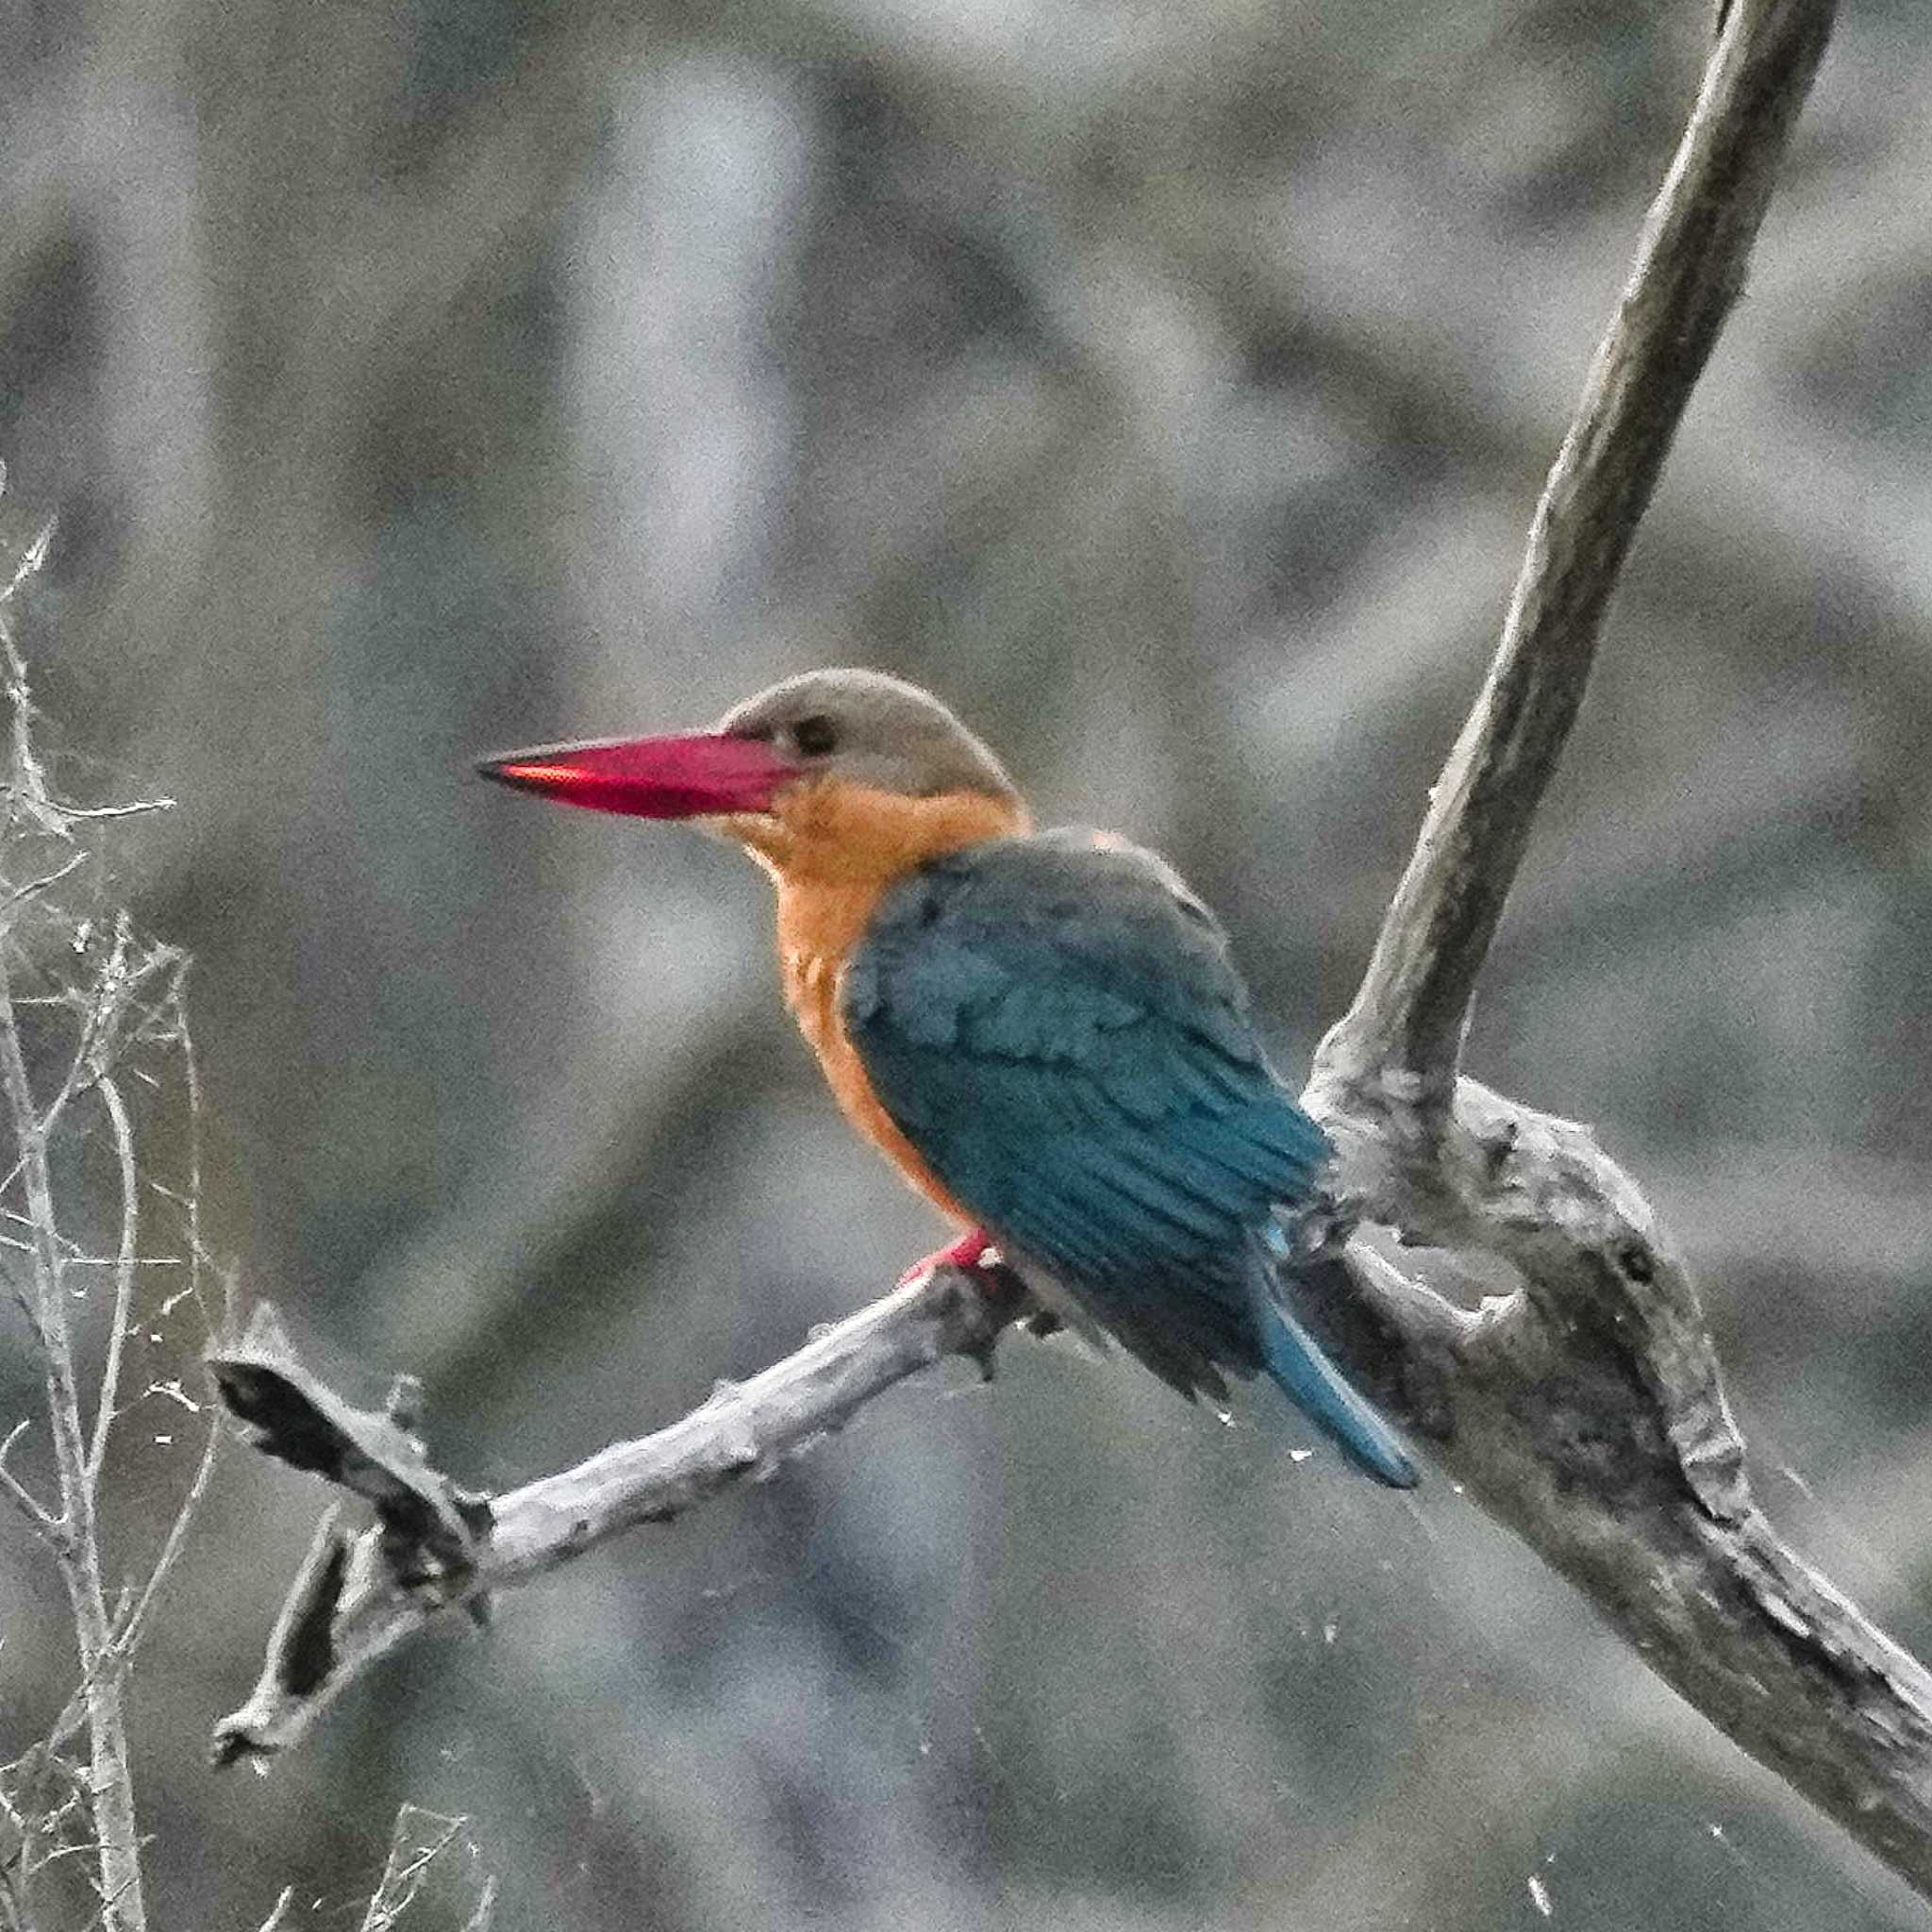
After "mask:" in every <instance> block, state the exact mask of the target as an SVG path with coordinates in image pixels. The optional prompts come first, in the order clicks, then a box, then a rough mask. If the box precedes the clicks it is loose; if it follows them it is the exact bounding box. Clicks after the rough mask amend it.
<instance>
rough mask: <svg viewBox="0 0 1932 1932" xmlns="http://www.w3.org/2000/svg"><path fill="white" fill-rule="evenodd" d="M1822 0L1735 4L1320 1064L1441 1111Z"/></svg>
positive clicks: (1814, 57) (1783, 134)
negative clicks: (1499, 629) (1499, 928)
mask: <svg viewBox="0 0 1932 1932" xmlns="http://www.w3.org/2000/svg"><path fill="white" fill-rule="evenodd" d="M1832 12H1833V7H1832V0H1756V4H1752V5H1740V6H1738V7H1737V8H1734V9H1733V12H1732V17H1731V20H1730V23H1729V25H1728V27H1727V28H1726V30H1725V32H1724V38H1723V40H1722V41H1721V42H1720V43H1719V45H1718V48H1717V50H1716V52H1715V53H1714V55H1713V56H1712V58H1711V61H1710V64H1709V66H1708V68H1707V70H1706V73H1705V76H1704V85H1703V89H1702V92H1701V93H1700V95H1699V97H1698V101H1697V106H1696V108H1695V110H1694V111H1693V113H1692V114H1691V125H1690V126H1689V128H1688V129H1687V130H1686V132H1685V135H1684V139H1683V142H1682V143H1681V144H1680V145H1679V147H1678V150H1677V155H1676V158H1675V160H1674V162H1673V163H1672V166H1671V171H1670V174H1669V176H1668V177H1667V178H1666V180H1665V182H1664V186H1663V189H1662V191H1661V192H1660V193H1659V194H1658V196H1657V202H1656V203H1655V205H1654V206H1653V208H1652V209H1651V213H1650V219H1649V222H1648V223H1647V224H1646V225H1645V229H1644V234H1643V241H1642V243H1641V247H1640V250H1639V253H1638V258H1637V263H1636V266H1635V268H1634V269H1633V270H1632V271H1631V275H1630V279H1629V282H1628V284H1627V286H1626V287H1625V289H1624V296H1623V300H1622V301H1621V303H1620V304H1619V305H1618V308H1617V312H1616V315H1615V317H1614V319H1613V320H1612V322H1611V325H1610V328H1609V332H1608V334H1607V336H1606V337H1605V338H1604V341H1603V343H1602V345H1601V346H1600V347H1599V348H1598V350H1597V354H1596V359H1595V360H1594V362H1593V363H1592V364H1591V371H1590V375H1589V377H1588V379H1587V381H1586V384H1585V387H1584V393H1583V398H1582V401H1581V403H1580V404H1579V405H1578V408H1577V411H1576V415H1575V418H1574V422H1573V423H1572V425H1571V428H1570V433H1569V436H1568V437H1567V438H1566V439H1565V441H1564V443H1563V448H1562V453H1561V454H1560V455H1559V456H1558V457H1557V462H1556V467H1555V468H1554V469H1553V470H1552V471H1551V472H1550V476H1549V481H1548V482H1547V483H1546V484H1545V486H1544V488H1543V494H1542V500H1541V502H1540V503H1539V504H1538V506H1537V511H1536V518H1535V521H1534V523H1533V524H1532V525H1531V527H1530V535H1529V547H1528V550H1527V553H1526V554H1525V556H1524V560H1523V569H1522V572H1521V574H1520V575H1519V576H1518V577H1517V580H1516V589H1515V592H1514V594H1513V595H1512V597H1511V599H1510V604H1509V614H1508V617H1507V621H1506V623H1505V625H1504V631H1503V641H1502V645H1501V647H1500V649H1499V650H1498V651H1497V653H1496V658H1495V661H1494V663H1493V664H1492V665H1491V670H1490V676H1489V681H1488V683H1487V684H1486V685H1485V687H1484V689H1483V692H1482V695H1481V697H1480V698H1479V699H1478V700H1477V702H1476V706H1475V708H1474V711H1472V712H1471V714H1470V717H1469V722H1468V723H1467V724H1465V725H1464V726H1463V730H1462V735H1461V737H1460V738H1458V739H1457V743H1456V748H1455V750H1454V751H1453V752H1451V754H1450V756H1449V761H1448V763H1447V764H1446V765H1445V766H1444V767H1443V770H1442V775H1441V778H1439V779H1438V780H1437V782H1436V787H1435V790H1434V792H1433V793H1432V796H1431V803H1430V808H1429V813H1428V816H1427V818H1426V819H1425V820H1424V824H1423V829H1422V834H1421V837H1420V839H1419V840H1418V841H1417V845H1416V850H1415V856H1414V858H1411V859H1410V861H1409V865H1408V870H1407V872H1406V873H1405V874H1404V875H1403V879H1402V883H1401V885H1400V886H1399V887H1398V888H1397V889H1396V893H1395V899H1394V903H1393V905H1392V906H1391V908H1390V912H1389V917H1388V919H1387V920H1386V921H1385V922H1384V924H1383V927H1382V935H1381V939H1380V941H1379V942H1378V944H1377V945H1376V947H1375V952H1374V958H1373V959H1372V960H1371V961H1370V964H1369V970H1368V974H1367V975H1366V977H1365V978H1364V979H1363V981H1362V986H1361V990H1360V991H1359V992H1358V993H1357V996H1356V1002H1355V1006H1354V1008H1352V1009H1351V1011H1350V1012H1349V1014H1348V1016H1347V1017H1346V1018H1345V1019H1344V1020H1343V1021H1342V1022H1341V1024H1340V1025H1339V1026H1337V1027H1336V1029H1335V1031H1334V1032H1333V1033H1332V1034H1331V1035H1330V1036H1329V1039H1328V1040H1327V1041H1326V1042H1325V1043H1324V1052H1323V1064H1324V1073H1325V1074H1326V1076H1327V1077H1328V1078H1331V1079H1362V1078H1369V1077H1381V1078H1385V1079H1386V1078H1398V1077H1400V1078H1413V1079H1415V1080H1417V1081H1419V1082H1420V1083H1421V1084H1420V1088H1419V1090H1418V1097H1419V1098H1425V1099H1426V1100H1427V1101H1428V1102H1429V1103H1430V1104H1431V1105H1432V1106H1433V1107H1435V1108H1441V1107H1444V1106H1446V1104H1447V1101H1448V1097H1449V1090H1450V1087H1451V1086H1452V1085H1453V1083H1454V1079H1455V1072H1456V1065H1457V1057H1458V1054H1459V1050H1460V1046H1461V1041H1462V1032H1463V1028H1464V1026H1465V1024H1467V1021H1468V1016H1469V1005H1470V998H1471V995H1472V993H1473V992H1474V987H1475V979H1476V974H1477V973H1478V972H1479V971H1480V970H1481V967H1482V962H1483V959H1484V957H1485V955H1486V954H1487V952H1488V950H1489V944H1490V940H1491V936H1492V935H1493V933H1494V931H1495V928H1496V922H1497V920H1498V919H1499V918H1500V917H1501V915H1502V910H1503V902H1504V900H1505V899H1506V898H1507V895H1508V891H1509V888H1510V886H1511V884H1512V883H1513V882H1514V880H1515V877H1516V872H1517V867H1518V866H1519V864H1520V863H1521V861H1522V858H1523V852H1524V846H1525V845H1526V844H1527V842H1528V839H1529V833H1530V827H1531V825H1532V824H1534V822H1535V814H1536V808H1537V806H1538V804H1539V803H1540V802H1541V798H1542V794H1543V789H1544V787H1545V786H1546V785H1547V783H1548V781H1549V777H1550V774H1551V773H1552V772H1553V771H1554V770H1555V769H1556V764H1557V758H1558V757H1559V756H1560V755H1561V752H1562V748H1563V743H1564V741H1565V740H1566V739H1567V738H1568V736H1569V733H1570V727H1571V725H1572V724H1573V723H1574V720H1575V716H1576V708H1577V707H1578V705H1579V704H1581V702H1582V700H1583V691H1584V686H1585V684H1586V682H1587V681H1588V679H1589V676H1590V668H1591V660H1592V658H1594V656H1595V652H1596V644H1597V638H1598V635H1599V633H1600V631H1601V629H1602V625H1603V619H1604V612H1605V610H1606V609H1607V607H1608V604H1609V600H1610V593H1611V591H1612V590H1613V589H1614V588H1615V586H1616V582H1617V577H1618V575H1619V574H1620V572H1621V571H1622V569H1623V565H1624V557H1625V555H1626V553H1627V552H1628V550H1629V547H1630V543H1631V541H1632V539H1633V538H1634V537H1635V535H1636V532H1637V525H1638V523H1639V521H1640V520H1641V517H1642V514H1643V511H1644V508H1645V507H1646V505H1647V504H1648V503H1649V501H1650V493H1651V491H1652V489H1653V487H1654V486H1655V484H1656V482H1657V473H1658V472H1659V470H1660V469H1661V468H1662V466H1663V460H1664V457H1665V455H1666V454H1667V453H1668V451H1669V449H1670V445H1671V441H1672V439H1673V437H1674V435H1675V434H1676V429H1677V425H1678V423H1679V422H1680V421H1681V420H1682V417H1683V414H1684V410H1685V408H1686V407H1687V406H1688V404H1689V402H1690V399H1691V389H1692V387H1693V385H1694V384H1695V383H1696V381H1697V378H1698V376H1699V375H1701V374H1702V373H1703V370H1704V366H1705V363H1706V362H1707V360H1708V358H1709V356H1710V352H1711V349H1712V348H1713V347H1714V345H1715V344H1716V341H1717V338H1718V334H1719V331H1720V330H1721V329H1722V328H1723V326H1724V318H1725V317H1726V316H1727V315H1728V314H1729V312H1730V309H1731V306H1732V304H1733V303H1734V302H1735V301H1736V300H1737V297H1738V294H1739V291H1740V290H1741V289H1742V288H1743V285H1744V275H1745V267H1746V263H1747V262H1748V260H1749V258H1750V252H1751V244H1752V242H1753V241H1754V240H1755V239H1756V237H1757V228H1758V225H1759V224H1760V222H1761V221H1762V220H1763V218H1764V210H1765V207H1766V204H1767V203H1768V202H1769V200H1770V197H1771V190H1772V184H1773V182H1774V178H1775V175H1776V171H1777V165H1778V162H1779V160H1780V158H1782V156H1783V153H1784V149H1785V143H1786V141H1787V139H1788V138H1789V136H1790V129H1791V125H1792V123H1793V122H1794V121H1795V120H1796V118H1797V114H1798V110H1799V108H1801V107H1802V106H1803V104H1804V100H1805V96H1806V94H1807V92H1808V91H1809V89H1810V85H1811V79H1812V75H1814V74H1815V73H1816V71H1817V67H1818V62H1819V60H1820V58H1822V57H1823V55H1824V43H1825V40H1826V37H1827V35H1828V34H1829V32H1830V29H1831V20H1832Z"/></svg>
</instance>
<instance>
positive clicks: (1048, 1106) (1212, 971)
mask: <svg viewBox="0 0 1932 1932" xmlns="http://www.w3.org/2000/svg"><path fill="white" fill-rule="evenodd" d="M842 1017H843V1021H844V1024H845V1026H846V1029H847V1032H848V1034H849V1036H850V1038H851V1041H852V1043H853V1046H854V1048H855V1050H856V1051H857V1053H858V1057H859V1058H860V1060H861V1062H862V1063H863V1065H864V1067H865V1070H866V1074H867V1076H868V1077H869V1078H870V1080H871V1082H872V1085H873V1089H874V1092H875V1093H876V1094H877V1096H878V1099H879V1102H880V1104H881V1105H882V1106H883V1107H884V1108H885V1109H886V1111H887V1113H888V1114H890V1115H891V1118H892V1120H893V1121H894V1122H895V1123H896V1124H897V1125H898V1127H899V1129H900V1131H901V1132H902V1133H904V1134H905V1135H906V1137H907V1139H908V1141H911V1143H912V1144H913V1146H914V1147H915V1148H917V1150H918V1151H919V1154H920V1156H921V1158H924V1160H925V1161H926V1162H927V1163H928V1164H929V1165H930V1167H931V1168H932V1170H933V1172H934V1174H937V1175H938V1176H939V1178H940V1179H941V1181H942V1182H943V1183H944V1185H945V1187H946V1188H947V1189H948V1191H951V1192H952V1193H953V1194H954V1195H955V1197H956V1198H957V1199H958V1200H959V1201H960V1202H961V1203H962V1204H963V1205H964V1206H966V1207H967V1208H969V1209H970V1210H971V1211H972V1212H973V1213H974V1215H975V1216H976V1217H978V1218H979V1220H980V1221H981V1222H982V1223H983V1224H985V1225H986V1227H987V1228H988V1229H989V1230H990V1231H991V1232H992V1233H993V1234H994V1235H996V1236H998V1237H1002V1238H1004V1239H1005V1240H1006V1241H1007V1242H1008V1245H1010V1246H1012V1247H1014V1248H1016V1249H1017V1250H1018V1251H1019V1252H1021V1253H1022V1254H1023V1255H1024V1256H1027V1257H1030V1258H1032V1259H1033V1260H1035V1261H1037V1262H1039V1263H1041V1265H1043V1266H1044V1267H1046V1268H1048V1269H1049V1270H1051V1271H1052V1272H1053V1273H1054V1274H1055V1275H1056V1276H1058V1278H1059V1279H1060V1280H1061V1281H1063V1282H1064V1283H1065V1284H1066V1285H1067V1286H1068V1287H1069V1288H1071V1289H1073V1290H1074V1291H1075V1292H1076V1293H1078V1294H1079V1295H1080V1296H1081V1298H1082V1299H1083V1300H1084V1301H1085V1302H1087V1303H1088V1305H1089V1306H1090V1307H1091V1309H1092V1311H1093V1313H1094V1314H1095V1315H1097V1316H1098V1317H1099V1318H1100V1319H1101V1320H1102V1321H1103V1322H1105V1323H1107V1324H1109V1325H1111V1326H1114V1327H1116V1328H1117V1329H1119V1330H1120V1332H1121V1333H1122V1335H1123V1338H1124V1340H1126V1341H1128V1342H1129V1344H1130V1345H1131V1346H1135V1347H1136V1349H1137V1352H1141V1353H1143V1354H1148V1353H1149V1350H1148V1348H1145V1347H1142V1346H1141V1342H1142V1341H1144V1340H1145V1339H1146V1335H1147V1334H1148V1333H1152V1334H1154V1335H1156V1336H1158V1340H1159V1347H1160V1349H1161V1350H1162V1351H1171V1350H1176V1349H1177V1350H1178V1352H1179V1356H1180V1357H1181V1364H1180V1366H1181V1369H1182V1371H1183V1373H1182V1374H1178V1375H1177V1374H1175V1373H1174V1363H1173V1362H1166V1363H1163V1362H1161V1361H1156V1362H1155V1366H1156V1367H1157V1368H1159V1369H1160V1370H1161V1373H1163V1374H1169V1377H1170V1379H1180V1380H1184V1381H1189V1382H1198V1383H1202V1384H1204V1385H1207V1386H1212V1385H1213V1382H1214V1379H1215V1378H1214V1377H1213V1376H1212V1374H1211V1370H1210V1371H1209V1373H1208V1374H1205V1375H1204V1374H1200V1373H1199V1372H1198V1370H1199V1366H1200V1365H1199V1364H1197V1363H1195V1362H1194V1361H1193V1359H1192V1358H1193V1357H1197V1356H1198V1357H1205V1358H1206V1362H1207V1363H1212V1362H1214V1361H1220V1362H1224V1363H1226V1364H1228V1365H1230V1366H1235V1367H1241V1368H1252V1367H1254V1366H1257V1360H1258V1357H1257V1341H1256V1339H1255V1335H1254V1330H1253V1322H1252V1309H1251V1305H1250V1300H1249V1295H1250V1287H1249V1279H1248V1275H1249V1267H1250V1262H1249V1255H1250V1249H1251V1246H1252V1237H1253V1234H1254V1231H1255V1230H1256V1229H1257V1228H1258V1227H1260V1226H1262V1225H1263V1224H1266V1222H1267V1221H1268V1218H1269V1216H1270V1212H1271V1209H1272V1208H1274V1207H1275V1206H1276V1205H1279V1204H1292V1203H1294V1202H1295V1201H1297V1200H1298V1199H1300V1198H1302V1197H1303V1195H1304V1194H1305V1193H1306V1192H1307V1189H1308V1186H1309V1183H1310V1180H1311V1177H1312V1175H1313V1173H1314V1171H1315V1169H1316V1168H1317V1167H1318V1166H1319V1165H1320V1163H1321V1161H1322V1159H1323V1158H1324V1155H1325V1152H1326V1147H1325V1143H1324V1141H1323V1138H1322V1135H1321V1132H1320V1130H1319V1129H1318V1128H1317V1127H1316V1126H1315V1125H1314V1124H1313V1123H1312V1122H1311V1121H1310V1120H1308V1118H1307V1115H1305V1114H1304V1113H1303V1112H1302V1111H1301V1110H1300V1108H1297V1107H1296V1106H1295V1105H1294V1102H1293V1100H1292V1099H1291V1097H1290V1096H1289V1094H1288V1093H1287V1092H1286V1091H1284V1090H1283V1089H1282V1088H1281V1086H1280V1085H1279V1083H1278V1082H1277V1081H1276V1080H1275V1078H1274V1074H1273V1073H1272V1072H1271V1071H1270V1070H1269V1068H1268V1065H1267V1063H1266V1061H1265V1059H1264V1058H1263V1057H1262V1054H1261V1050H1260V1046H1259V1043H1258V1041H1257V1039H1256V1037H1255V1032H1254V1028H1253V1025H1252V1023H1251V1021H1250V1019H1249V1017H1248V1010H1247V1000H1246V994H1245V991H1244V990H1243V988H1242V986H1241V981H1240V979H1239V977H1238V976H1237V975H1236V974H1235V972H1234V969H1233V967H1232V966H1231V964H1230V963H1229V961H1228V958H1227V955H1226V941H1225V939H1224V935H1223V934H1222V932H1221V929H1220V927H1219V926H1218V925H1217V924H1215V922H1214V920H1213V919H1212V917H1211V916H1210V915H1209V914H1208V913H1207V912H1206V911H1205V910H1204V909H1203V908H1201V907H1200V906H1199V904H1198V902H1196V901H1194V900H1193V899H1191V897H1190V896H1189V895H1188V894H1187V892H1186V891H1185V888H1183V887H1182V886H1181V885H1180V883H1179V881H1178V880H1177V879H1175V878H1174V874H1172V873H1171V872H1170V871H1169V870H1168V869H1167V868H1166V867H1165V866H1164V865H1162V864H1161V863H1160V861H1159V860H1158V859H1157V858H1153V856H1152V855H1151V854H1146V853H1142V852H1140V851H1138V850H1136V849H1135V848H1133V847H1131V846H1124V845H1121V844H1118V843H1113V842H1096V840H1095V835H1093V834H1091V833H1084V832H1077V831H1068V832H1055V833H1048V834H1044V835H1041V836H1040V837H1037V838H1032V839H1026V840H1013V841H1000V842H998V843H995V844H991V845H981V846H974V847H972V848H970V849H969V850H967V851H965V852H962V853H958V854H955V855H952V856H950V857H949V858H944V859H941V860H939V861H936V862H935V863H933V864H930V865H928V866H925V867H924V868H922V869H921V870H920V871H919V872H918V873H916V874H912V875H911V876H910V877H908V879H906V880H903V881H901V882H900V883H899V884H898V885H897V886H895V887H894V888H893V889H892V890H891V891H890V892H889V893H888V894H887V896H886V898H885V899H884V900H883V901H882V902H881V905H880V908H879V910H878V912H877V914H876V915H875V917H874V921H873V924H872V926H871V927H870V929H869V930H868V932H867V935H866V937H865V940H864V941H862V943H861V944H860V945H859V946H858V948H857V949H856V950H855V952H854V954H853V956H852V958H851V959H850V961H849V962H848V965H847V967H846V973H845V981H844V986H843V991H842ZM1151 1358H1152V1357H1151V1355H1150V1359H1151Z"/></svg>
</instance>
